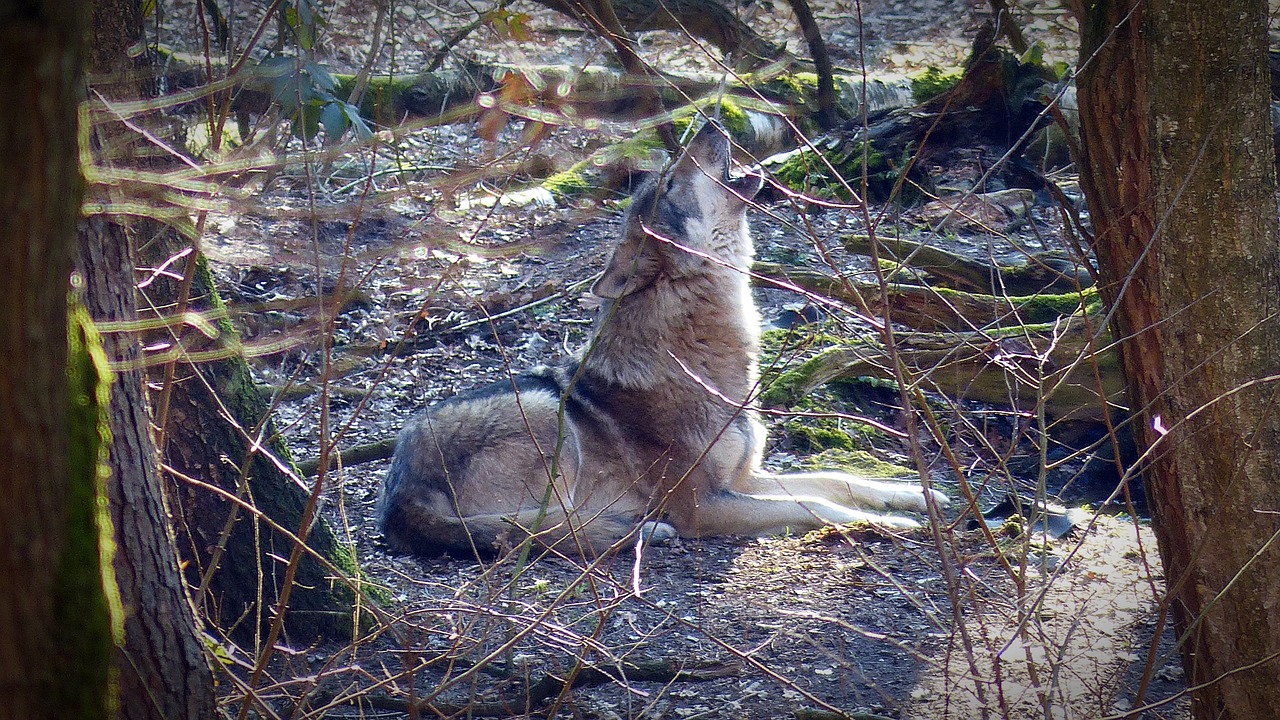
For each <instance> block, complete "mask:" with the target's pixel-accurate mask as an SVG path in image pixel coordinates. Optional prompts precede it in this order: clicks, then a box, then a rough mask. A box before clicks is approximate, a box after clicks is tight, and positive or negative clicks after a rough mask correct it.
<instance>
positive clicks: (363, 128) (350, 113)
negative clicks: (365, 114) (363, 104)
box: [342, 103, 373, 141]
mask: <svg viewBox="0 0 1280 720" xmlns="http://www.w3.org/2000/svg"><path fill="white" fill-rule="evenodd" d="M342 112H343V113H345V114H346V116H347V122H349V123H351V127H352V128H354V129H355V131H356V138H358V139H359V140H361V141H367V140H368V139H369V138H371V137H373V130H372V129H370V127H369V124H368V123H366V122H365V121H364V118H362V117H360V108H358V107H356V106H355V105H352V104H350V103H342Z"/></svg>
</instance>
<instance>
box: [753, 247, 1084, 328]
mask: <svg viewBox="0 0 1280 720" xmlns="http://www.w3.org/2000/svg"><path fill="white" fill-rule="evenodd" d="M754 270H755V272H756V273H757V274H758V275H759V276H760V277H761V278H763V279H765V280H776V281H780V282H784V283H789V284H792V285H795V286H796V287H799V288H801V289H803V290H807V291H809V292H813V293H816V294H818V295H822V296H825V297H829V298H832V299H835V300H840V301H842V302H845V303H848V304H849V305H851V306H853V307H854V308H856V309H858V310H861V311H863V312H868V313H870V314H872V315H875V316H878V317H886V316H887V317H889V318H890V319H891V320H892V321H893V322H894V323H896V324H898V325H903V326H906V327H909V328H912V329H914V330H920V331H925V332H940V331H955V332H966V331H973V330H979V329H989V328H1002V327H1003V328H1007V327H1017V326H1022V325H1028V324H1037V323H1048V322H1053V321H1054V320H1056V319H1058V318H1060V317H1064V316H1068V315H1072V314H1074V313H1075V312H1077V311H1079V310H1080V308H1081V305H1082V304H1084V305H1088V304H1090V303H1091V302H1092V301H1093V300H1094V299H1095V297H1096V293H1094V292H1093V291H1091V290H1089V291H1085V292H1083V293H1082V292H1080V291H1075V292H1067V293H1060V294H1046V293H1040V294H1034V295H1025V296H1020V295H1004V294H1002V295H990V294H982V293H971V292H965V291H962V290H952V289H949V288H934V287H929V286H927V285H914V284H907V283H898V282H891V283H888V284H887V286H886V287H885V288H884V293H883V294H882V292H881V287H880V285H879V284H878V283H875V282H865V281H855V280H851V279H847V278H840V277H836V276H834V275H830V274H827V273H824V272H820V271H817V270H812V269H807V268H794V267H787V266H785V265H778V264H775V263H766V262H757V263H756V264H755V268H754ZM884 297H887V298H888V305H889V307H888V308H886V307H885V304H884V300H883V298H884Z"/></svg>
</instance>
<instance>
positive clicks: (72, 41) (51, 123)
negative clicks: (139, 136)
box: [0, 0, 114, 719]
mask: <svg viewBox="0 0 1280 720" xmlns="http://www.w3.org/2000/svg"><path fill="white" fill-rule="evenodd" d="M88 13H89V6H88V3H86V2H66V1H64V0H45V1H43V2H26V3H21V4H20V5H19V6H17V7H15V6H14V4H13V3H4V4H0V57H3V58H4V71H3V72H0V93H2V96H3V97H4V98H5V102H4V106H3V107H2V108H0V217H3V218H4V222H3V223H2V224H0V262H2V263H3V266H4V268H5V272H6V277H5V281H4V283H3V284H0V328H3V331H2V332H3V333H4V339H3V348H4V349H3V352H4V359H3V361H0V497H2V498H3V502H0V528H3V532H4V540H3V542H0V692H2V694H3V700H0V718H24V719H25V718H63V717H81V718H107V717H110V716H111V714H112V713H111V706H112V705H113V695H114V690H113V688H112V683H111V682H110V679H109V672H108V669H109V665H110V664H109V657H110V647H111V633H110V630H109V627H110V625H109V619H108V617H109V616H108V614H107V613H106V612H105V608H106V602H105V599H106V592H105V589H104V581H103V576H102V573H101V566H100V561H101V558H102V555H101V551H100V543H99V540H100V537H101V536H100V529H99V528H98V527H97V523H96V522H95V520H96V518H97V517H98V516H99V514H98V513H97V512H96V509H97V507H98V505H97V500H98V498H97V494H96V489H97V485H98V481H99V475H98V454H97V452H95V451H93V450H92V449H91V448H88V447H85V444H84V443H94V442H95V438H96V439H98V440H100V439H101V435H100V434H99V432H100V418H99V416H98V412H97V408H96V407H95V402H96V400H97V398H98V395H97V392H96V388H97V382H98V380H99V378H97V377H96V373H95V372H93V370H92V368H87V367H85V366H84V365H83V364H81V363H79V362H77V363H75V364H76V368H77V369H78V370H82V371H84V372H83V373H74V374H69V363H68V358H69V351H68V339H69V336H68V305H67V278H68V277H69V275H70V270H71V257H72V252H73V247H74V242H75V232H76V217H77V216H78V213H79V206H80V193H81V179H80V172H79V167H80V166H79V154H78V151H77V143H76V140H77V132H76V120H77V107H78V105H79V103H80V101H81V100H82V99H83V92H82V88H83V84H82V83H83V65H84V45H85V43H84V32H85V30H86V28H87V26H88ZM81 339H83V338H81ZM76 356H77V357H76V358H75V359H77V360H80V359H83V357H84V356H83V353H76ZM69 378H75V379H76V380H78V381H79V382H77V383H76V384H77V386H78V387H77V388H76V389H75V391H74V392H73V391H72V388H71V385H70V383H69ZM72 438H74V439H75V441H74V442H73V440H72ZM73 448H74V449H77V450H79V452H77V453H75V454H74V456H73V454H72V450H73Z"/></svg>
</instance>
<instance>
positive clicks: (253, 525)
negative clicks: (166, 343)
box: [147, 235, 356, 642]
mask: <svg viewBox="0 0 1280 720" xmlns="http://www.w3.org/2000/svg"><path fill="white" fill-rule="evenodd" d="M164 239H165V242H159V241H157V242H156V243H155V244H154V245H153V248H152V249H151V250H149V251H148V257H149V258H151V260H152V261H153V262H155V261H163V259H164V258H167V257H169V256H170V255H171V253H173V252H174V251H176V250H178V249H181V248H182V247H183V243H181V242H180V241H178V239H177V238H175V237H173V236H172V235H168V236H167V237H166V238H164ZM193 270H194V276H193V277H192V279H191V290H190V300H189V304H188V307H189V308H190V309H191V310H195V311H199V312H203V311H210V310H213V311H217V310H219V309H221V308H222V301H221V300H220V298H219V297H218V294H217V289H216V288H215V287H214V286H213V277H212V275H211V273H210V272H209V269H208V265H207V264H206V262H205V261H204V259H203V257H198V259H197V262H196V263H195V264H194V268H193ZM179 291H180V289H179V286H178V283H176V282H166V281H159V282H156V283H153V284H152V285H151V286H150V287H149V288H148V290H147V294H148V297H149V298H150V299H151V302H152V303H153V305H155V306H156V307H172V306H174V305H176V303H177V301H178V296H179ZM216 326H217V329H218V337H217V338H215V339H214V340H213V342H214V343H216V347H218V348H221V349H222V350H224V351H227V357H226V358H225V359H221V360H216V361H212V362H205V363H200V364H196V365H191V364H186V363H178V365H177V366H176V368H175V372H174V374H173V376H172V381H171V383H170V390H169V395H168V399H167V402H166V403H165V404H166V407H167V410H166V411H165V412H164V423H165V429H164V437H165V438H166V442H165V445H164V447H163V448H162V450H163V455H164V457H165V461H166V463H167V465H168V466H169V468H171V470H172V471H173V476H174V478H175V483H174V488H175V490H176V494H177V499H178V503H177V507H176V513H177V515H178V517H177V518H176V520H177V532H178V538H179V549H180V550H181V552H182V554H183V556H184V557H185V558H187V559H188V560H189V561H190V563H189V565H188V573H189V578H190V580H191V583H192V585H193V586H194V587H197V588H202V589H203V590H204V592H203V594H202V595H200V596H198V597H197V600H198V602H199V604H200V607H201V608H202V610H203V611H204V612H205V613H207V614H208V616H209V617H211V618H212V619H214V620H215V621H216V623H217V624H218V625H219V626H220V627H223V628H236V629H238V630H240V631H243V632H242V633H241V637H242V638H243V637H250V636H251V635H252V633H253V632H254V631H256V630H257V629H258V628H260V627H262V626H263V625H264V624H266V623H269V622H270V621H271V619H272V617H273V615H274V614H275V613H277V612H280V611H282V608H280V607H279V606H278V603H279V599H280V597H281V594H282V593H283V592H285V584H286V583H285V581H286V578H285V572H286V562H285V560H284V559H285V558H289V557H290V555H291V554H292V551H293V545H294V543H293V541H292V540H290V539H289V538H287V537H285V536H283V535H281V534H280V533H278V532H276V531H275V530H272V529H271V528H270V527H269V526H268V524H266V523H263V522H261V521H260V519H259V518H258V517H257V516H256V515H254V514H252V513H250V512H247V511H246V510H245V509H243V508H241V507H240V506H239V505H238V504H236V503H234V502H231V501H229V500H228V499H227V498H226V497H224V496H223V495H221V494H218V493H215V492H212V491H211V490H210V489H209V488H208V487H202V486H201V485H198V484H192V483H191V482H189V481H188V480H187V479H188V478H189V479H193V480H196V481H198V482H199V483H207V484H208V485H212V486H214V487H216V488H220V489H221V490H223V491H224V492H226V493H230V494H232V495H234V496H238V497H240V498H241V499H242V500H244V501H247V502H249V503H251V504H252V505H253V506H254V507H255V508H256V509H257V510H258V511H259V512H261V513H262V514H263V515H265V516H266V517H267V518H270V519H271V520H272V521H274V522H275V523H277V524H278V525H280V526H282V527H283V528H286V529H288V530H289V531H291V532H293V533H295V534H298V535H305V536H306V541H307V545H308V546H309V547H310V548H311V550H312V551H314V552H316V553H318V554H319V555H321V556H323V557H325V558H328V559H329V561H330V562H332V563H333V564H334V565H336V566H338V567H341V568H344V569H346V570H347V571H349V572H352V573H354V572H355V569H354V567H353V565H352V562H351V556H350V551H349V550H348V549H347V548H346V547H345V546H343V545H342V544H341V543H340V542H339V541H338V538H337V536H336V535H335V534H334V533H333V531H332V529H331V528H330V527H329V525H328V523H326V522H325V521H324V520H323V519H322V518H320V517H319V515H318V502H317V499H316V498H313V497H312V491H313V489H314V487H313V486H311V485H308V486H306V487H304V486H302V485H301V484H300V482H299V481H298V480H297V479H296V477H298V476H297V475H296V473H295V475H294V477H291V476H290V474H289V473H290V472H293V470H292V468H293V460H292V459H291V456H290V454H289V450H288V448H287V447H286V446H285V444H284V442H283V440H282V439H281V438H280V436H279V433H278V432H277V431H276V428H275V425H274V423H272V422H271V417H270V412H269V407H268V403H267V400H266V398H265V397H263V395H262V393H261V391H259V389H258V388H257V386H256V385H255V384H254V380H253V376H252V373H251V371H250V369H249V365H248V363H247V362H246V361H245V359H244V357H243V356H241V355H239V354H236V352H235V351H234V348H236V347H237V346H238V335H237V333H236V330H235V328H234V326H232V325H231V323H230V321H229V320H227V319H226V318H225V316H224V317H223V318H222V319H220V320H218V321H217V322H216ZM192 334H193V335H194V336H197V337H199V338H201V339H204V336H203V335H201V334H200V333H198V332H193V333H192ZM190 341H191V338H190V337H184V338H182V339H181V342H184V343H187V342H190ZM189 349H194V348H190V347H189ZM158 370H159V369H157V372H156V373H155V374H154V378H155V382H157V383H164V382H165V381H164V378H163V377H161V375H162V373H161V372H159V371H158ZM251 438H252V439H253V441H252V442H251V440H250V439H251ZM277 462H278V463H280V464H279V465H278V464H277ZM286 469H288V470H286ZM293 586H294V587H293V588H292V590H291V591H290V596H289V603H288V609H287V614H286V616H285V617H286V619H287V621H288V625H287V627H288V629H290V630H291V631H292V632H293V633H294V635H295V638H294V639H295V640H298V641H300V642H309V641H311V640H313V639H315V638H316V637H317V636H326V637H330V638H341V637H343V636H344V635H345V636H348V637H349V635H350V633H351V629H352V617H353V612H354V611H355V610H354V608H355V605H356V600H355V596H354V593H353V592H352V590H351V589H350V588H349V587H348V586H347V585H345V584H343V583H342V582H340V581H338V580H337V579H335V578H334V577H332V575H331V573H329V572H328V571H327V570H325V568H324V567H323V565H322V564H321V563H320V562H318V561H317V560H316V559H315V558H313V557H311V556H310V554H305V553H304V554H303V556H302V558H301V562H300V563H299V565H298V569H297V575H296V577H295V578H294V582H293ZM259 600H261V602H259Z"/></svg>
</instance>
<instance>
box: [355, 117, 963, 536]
mask: <svg viewBox="0 0 1280 720" xmlns="http://www.w3.org/2000/svg"><path fill="white" fill-rule="evenodd" d="M728 169H729V143H728V140H727V138H726V137H725V135H724V133H723V130H721V129H720V128H719V126H718V125H715V124H713V123H708V124H707V125H706V126H705V127H704V128H703V129H702V130H701V131H700V132H699V133H698V135H697V136H696V137H695V138H694V139H693V141H692V142H691V143H690V145H689V147H688V149H687V150H686V151H685V153H684V155H683V156H682V157H681V158H680V159H679V160H678V161H677V162H676V163H675V164H674V165H673V166H672V167H671V168H670V169H668V170H667V172H666V173H664V174H663V175H662V176H660V177H658V178H656V179H654V180H652V181H650V182H649V183H648V184H647V185H646V186H644V187H643V188H641V189H640V190H639V191H638V192H637V194H636V196H635V198H634V200H633V202H632V206H631V210H630V211H629V213H628V215H627V217H626V218H625V220H624V228H623V233H622V238H621V240H620V241H619V242H618V245H617V246H616V248H615V249H614V252H613V255H612V257H611V258H610V260H609V264H608V266H607V267H606V269H605V272H604V274H603V276H602V277H601V278H600V280H599V281H597V283H596V285H595V286H594V288H593V291H594V292H595V294H596V295H598V296H599V297H601V298H603V300H604V303H603V305H602V307H601V309H600V311H599V318H598V320H597V323H596V326H595V328H594V330H593V332H592V336H591V341H590V342H589V343H588V346H587V348H586V349H585V350H584V352H583V353H582V355H581V358H580V359H579V360H578V361H577V362H575V363H572V364H570V365H568V366H566V367H561V368H541V369H538V370H535V371H533V372H531V373H529V374H526V375H522V376H517V377H515V378H513V379H512V380H511V381H509V382H502V383H498V384H495V385H494V386H491V387H489V388H485V389H482V390H481V391H478V392H476V393H472V394H469V395H463V396H459V397H457V398H454V399H452V400H449V401H447V402H444V403H441V404H440V405H438V406H436V407H435V408H432V409H431V410H429V411H427V412H426V413H424V414H423V415H420V416H419V417H417V418H415V419H414V420H413V421H411V422H410V423H409V425H408V426H407V427H405V429H404V430H403V432H401V434H400V438H399V441H398V444H397V447H396V454H395V458H394V459H393V461H392V464H391V470H390V472H388V474H387V478H386V482H385V483H384V486H383V489H382V495H381V498H380V502H379V510H380V516H381V524H382V530H383V532H384V534H385V536H386V538H387V542H388V544H389V545H390V546H391V547H392V548H393V549H395V550H399V551H404V552H413V553H420V554H429V553H433V552H439V551H441V550H444V551H451V552H461V553H467V554H470V553H475V552H481V553H484V552H491V551H492V550H493V549H494V548H495V547H496V546H498V545H500V544H501V543H502V542H503V541H504V540H510V541H518V540H520V539H521V538H522V537H523V536H524V535H525V534H527V533H529V532H531V531H532V530H533V528H534V527H535V525H536V526H537V528H538V533H537V535H536V537H537V540H538V541H539V542H540V543H542V544H544V545H546V546H549V547H555V548H556V549H557V550H561V551H564V552H568V553H572V554H581V555H592V554H598V553H601V552H605V551H606V550H608V549H609V548H611V547H613V546H615V545H616V544H618V543H619V541H622V540H624V539H627V538H634V537H636V534H637V533H640V534H641V535H643V536H644V537H645V538H646V539H652V540H661V539H664V538H667V537H670V536H672V535H675V534H677V533H678V534H679V535H682V536H686V537H701V536H712V535H748V536H755V535H765V534H771V533H778V532H784V531H787V530H797V531H802V530H808V529H812V528H817V527H820V526H822V525H823V524H826V523H833V522H834V523H840V522H851V521H856V520H870V521H873V522H878V523H882V524H886V525H891V526H896V527H908V526H915V525H916V523H915V522H914V521H911V520H908V519H906V518H898V517H892V516H882V515H874V514H869V513H866V512H863V511H861V510H857V509H855V507H867V508H873V509H884V508H900V509H907V510H915V511H920V510H923V509H925V495H924V490H923V489H922V488H920V487H919V486H915V485H908V484H904V483H897V482H883V481H872V480H865V479H862V478H857V477H854V476H851V475H848V474H845V473H836V472H827V473H806V474H798V475H772V474H769V473H765V472H763V471H762V470H761V469H760V467H759V462H760V458H761V454H762V449H763V444H764V435H765V432H764V427H763V426H762V425H761V423H760V421H759V420H758V418H757V417H756V413H755V411H754V410H753V409H752V407H751V406H750V402H749V401H750V398H751V395H752V393H753V392H754V390H755V386H756V380H757V368H756V353H757V351H758V349H759V327H760V321H759V317H758V315H757V312H756V308H755V305H754V303H753V302H752V299H751V289H750V283H749V277H748V269H749V268H750V266H751V262H752V255H753V249H752V244H751V237H750V235H749V233H748V229H747V220H746V209H747V203H748V201H749V200H750V198H751V197H752V196H753V195H754V194H755V192H756V190H758V189H759V182H760V181H759V178H755V177H751V176H748V177H746V178H742V179H739V180H734V181H731V180H730V179H729V176H728ZM548 488H550V492H548ZM930 492H932V493H933V497H934V499H935V500H936V501H937V502H938V504H939V505H945V504H946V498H945V497H944V496H943V495H941V494H940V493H937V492H935V491H930ZM546 498H549V500H548V501H547V502H546V504H545V514H544V511H542V510H541V509H540V508H542V507H543V501H544V499H546Z"/></svg>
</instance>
